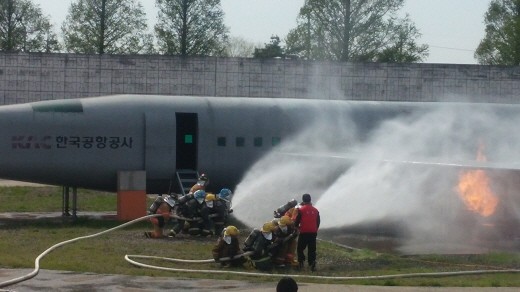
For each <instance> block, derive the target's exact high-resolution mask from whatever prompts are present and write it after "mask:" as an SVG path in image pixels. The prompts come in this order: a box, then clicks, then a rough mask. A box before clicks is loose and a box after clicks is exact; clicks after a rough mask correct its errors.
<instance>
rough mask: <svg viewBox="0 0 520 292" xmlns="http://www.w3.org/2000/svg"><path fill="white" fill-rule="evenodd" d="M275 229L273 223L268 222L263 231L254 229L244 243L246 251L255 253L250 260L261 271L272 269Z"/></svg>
mask: <svg viewBox="0 0 520 292" xmlns="http://www.w3.org/2000/svg"><path fill="white" fill-rule="evenodd" d="M275 227H276V226H275V225H274V224H273V222H271V221H269V222H266V223H264V225H262V228H261V229H256V228H255V229H253V231H251V233H250V234H249V236H248V237H247V238H246V241H245V242H244V251H245V252H249V251H251V252H253V254H251V255H250V256H249V258H250V259H251V262H252V264H253V266H254V267H255V268H257V269H259V270H269V269H271V267H272V264H273V262H272V257H273V254H272V251H271V249H272V247H273V246H272V243H273V231H274V229H275Z"/></svg>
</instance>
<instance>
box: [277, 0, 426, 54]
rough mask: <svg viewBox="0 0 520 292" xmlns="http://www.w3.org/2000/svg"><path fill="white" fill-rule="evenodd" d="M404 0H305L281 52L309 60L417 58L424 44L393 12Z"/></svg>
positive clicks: (406, 22)
mask: <svg viewBox="0 0 520 292" xmlns="http://www.w3.org/2000/svg"><path fill="white" fill-rule="evenodd" d="M403 4H404V0H370V1H368V0H307V1H306V2H305V5H304V6H303V7H302V8H301V9H300V13H299V15H298V19H297V27H296V28H295V29H293V30H291V31H290V32H289V34H288V35H287V38H286V45H287V48H286V52H287V53H291V54H299V55H300V56H303V57H306V58H308V59H312V60H339V61H392V62H400V61H403V60H406V61H412V62H416V61H421V60H423V59H424V58H426V57H427V55H428V47H427V46H426V45H418V44H416V39H417V38H419V37H420V34H419V31H418V30H417V28H416V27H415V25H414V24H413V23H412V22H411V21H410V19H409V18H408V16H406V17H404V18H399V17H398V15H397V13H398V11H399V9H400V8H401V7H402V6H403Z"/></svg>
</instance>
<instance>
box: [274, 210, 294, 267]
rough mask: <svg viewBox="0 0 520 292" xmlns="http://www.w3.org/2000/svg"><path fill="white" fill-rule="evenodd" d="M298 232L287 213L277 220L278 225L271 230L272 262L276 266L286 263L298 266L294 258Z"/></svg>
mask: <svg viewBox="0 0 520 292" xmlns="http://www.w3.org/2000/svg"><path fill="white" fill-rule="evenodd" d="M298 234H299V232H298V229H297V228H296V227H295V226H294V222H293V221H292V220H291V218H290V217H289V216H287V215H284V216H282V217H281V218H280V220H279V221H278V226H276V228H275V229H274V231H273V237H274V243H273V254H274V255H275V257H274V263H275V264H276V265H277V266H285V265H286V264H288V265H291V266H295V267H297V266H298V262H297V261H296V259H295V254H296V244H297V238H298Z"/></svg>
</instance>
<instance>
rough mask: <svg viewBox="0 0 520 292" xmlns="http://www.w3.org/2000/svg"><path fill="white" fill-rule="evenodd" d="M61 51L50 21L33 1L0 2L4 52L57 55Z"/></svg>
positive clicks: (1, 0) (1, 46)
mask: <svg viewBox="0 0 520 292" xmlns="http://www.w3.org/2000/svg"><path fill="white" fill-rule="evenodd" d="M59 50H60V46H59V43H58V38H57V36H56V34H55V33H54V32H53V29H52V25H51V23H50V21H49V17H45V16H43V15H42V10H41V8H40V7H39V6H38V5H35V4H33V3H32V2H31V1H29V0H0V51H5V52H20V51H21V52H56V51H59Z"/></svg>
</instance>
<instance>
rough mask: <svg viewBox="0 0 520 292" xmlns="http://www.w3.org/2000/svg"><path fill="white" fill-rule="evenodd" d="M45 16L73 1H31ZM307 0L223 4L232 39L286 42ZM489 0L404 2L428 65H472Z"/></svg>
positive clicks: (147, 1)
mask: <svg viewBox="0 0 520 292" xmlns="http://www.w3.org/2000/svg"><path fill="white" fill-rule="evenodd" d="M32 1H33V2H34V3H37V4H39V5H40V7H41V8H42V10H43V13H44V14H45V15H49V16H50V17H51V20H52V22H53V24H54V25H55V26H56V28H57V31H58V32H59V29H60V28H61V23H62V22H63V21H64V20H65V17H66V15H67V11H68V8H69V6H70V3H71V2H72V0H32ZM139 1H140V2H141V3H142V4H143V6H144V7H145V10H146V13H147V15H148V17H149V24H150V26H153V24H155V17H156V14H157V9H156V8H155V0H139ZM304 2H305V0H221V3H222V8H223V10H224V13H225V18H224V21H225V23H226V25H227V26H228V27H229V28H230V35H231V36H241V37H244V38H245V39H247V40H249V41H252V42H254V43H255V44H257V43H259V44H264V43H268V42H269V41H270V37H271V36H272V35H278V36H280V38H282V39H283V38H284V37H285V36H286V35H287V33H288V32H289V31H290V30H291V29H293V28H294V27H296V17H297V15H298V13H299V10H300V8H301V7H302V6H303V3H304ZM490 2H491V0H405V5H404V7H403V11H402V12H403V14H404V13H408V14H409V15H410V19H411V20H412V21H413V22H414V23H415V25H416V26H417V28H418V29H419V31H420V32H421V34H422V37H421V38H420V39H419V43H420V44H427V45H429V46H430V56H429V57H428V59H427V60H426V61H425V62H426V63H449V64H476V60H475V59H474V58H473V54H474V50H475V49H476V48H477V47H478V44H479V43H480V41H481V40H482V38H483V37H484V33H485V32H484V29H485V27H484V14H485V13H486V11H487V9H488V6H489V3H490Z"/></svg>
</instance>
